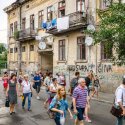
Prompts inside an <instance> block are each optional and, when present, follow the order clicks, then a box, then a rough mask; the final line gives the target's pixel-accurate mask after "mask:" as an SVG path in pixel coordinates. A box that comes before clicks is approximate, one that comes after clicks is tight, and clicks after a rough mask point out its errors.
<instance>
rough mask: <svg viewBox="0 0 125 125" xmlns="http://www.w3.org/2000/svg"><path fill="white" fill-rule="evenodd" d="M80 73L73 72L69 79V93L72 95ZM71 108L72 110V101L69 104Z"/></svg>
mask: <svg viewBox="0 0 125 125" xmlns="http://www.w3.org/2000/svg"><path fill="white" fill-rule="evenodd" d="M79 76H80V73H79V72H75V77H74V78H73V79H72V80H71V82H70V90H69V91H70V95H71V96H72V94H73V90H74V89H75V88H76V87H77V85H78V79H79ZM71 110H73V103H72V104H71Z"/></svg>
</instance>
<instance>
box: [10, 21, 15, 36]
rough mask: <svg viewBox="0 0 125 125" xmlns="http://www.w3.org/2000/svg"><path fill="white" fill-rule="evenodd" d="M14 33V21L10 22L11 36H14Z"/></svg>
mask: <svg viewBox="0 0 125 125" xmlns="http://www.w3.org/2000/svg"><path fill="white" fill-rule="evenodd" d="M13 33H14V27H13V23H11V24H10V36H13Z"/></svg>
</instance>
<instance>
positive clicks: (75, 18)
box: [47, 12, 87, 35]
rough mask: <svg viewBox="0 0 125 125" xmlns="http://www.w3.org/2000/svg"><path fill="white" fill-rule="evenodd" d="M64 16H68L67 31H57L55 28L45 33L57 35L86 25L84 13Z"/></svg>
mask: <svg viewBox="0 0 125 125" xmlns="http://www.w3.org/2000/svg"><path fill="white" fill-rule="evenodd" d="M66 16H69V29H67V30H61V31H58V30H57V27H56V28H52V29H49V30H47V33H50V34H55V35H57V34H60V33H64V32H68V31H71V30H77V29H80V28H82V27H83V26H85V25H86V24H87V16H86V13H84V12H75V13H71V14H69V15H66Z"/></svg>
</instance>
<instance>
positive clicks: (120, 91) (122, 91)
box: [115, 76, 125, 125]
mask: <svg viewBox="0 0 125 125" xmlns="http://www.w3.org/2000/svg"><path fill="white" fill-rule="evenodd" d="M115 97H116V98H115V105H116V106H117V107H120V108H121V109H122V110H123V113H122V114H121V117H117V123H116V125H125V124H124V123H123V122H124V121H123V116H125V76H124V78H123V82H122V84H121V85H120V86H119V87H118V88H117V89H116V92H115Z"/></svg>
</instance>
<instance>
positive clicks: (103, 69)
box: [67, 64, 112, 73]
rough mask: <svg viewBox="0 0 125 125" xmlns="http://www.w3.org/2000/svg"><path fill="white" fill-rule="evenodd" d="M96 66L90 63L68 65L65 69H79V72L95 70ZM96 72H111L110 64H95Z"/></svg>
mask: <svg viewBox="0 0 125 125" xmlns="http://www.w3.org/2000/svg"><path fill="white" fill-rule="evenodd" d="M95 68H96V66H95V65H93V64H91V65H68V67H67V69H68V70H69V71H71V72H73V71H81V72H88V71H90V70H93V71H94V70H95ZM97 72H98V73H107V72H112V65H110V64H99V65H98V66H97Z"/></svg>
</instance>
